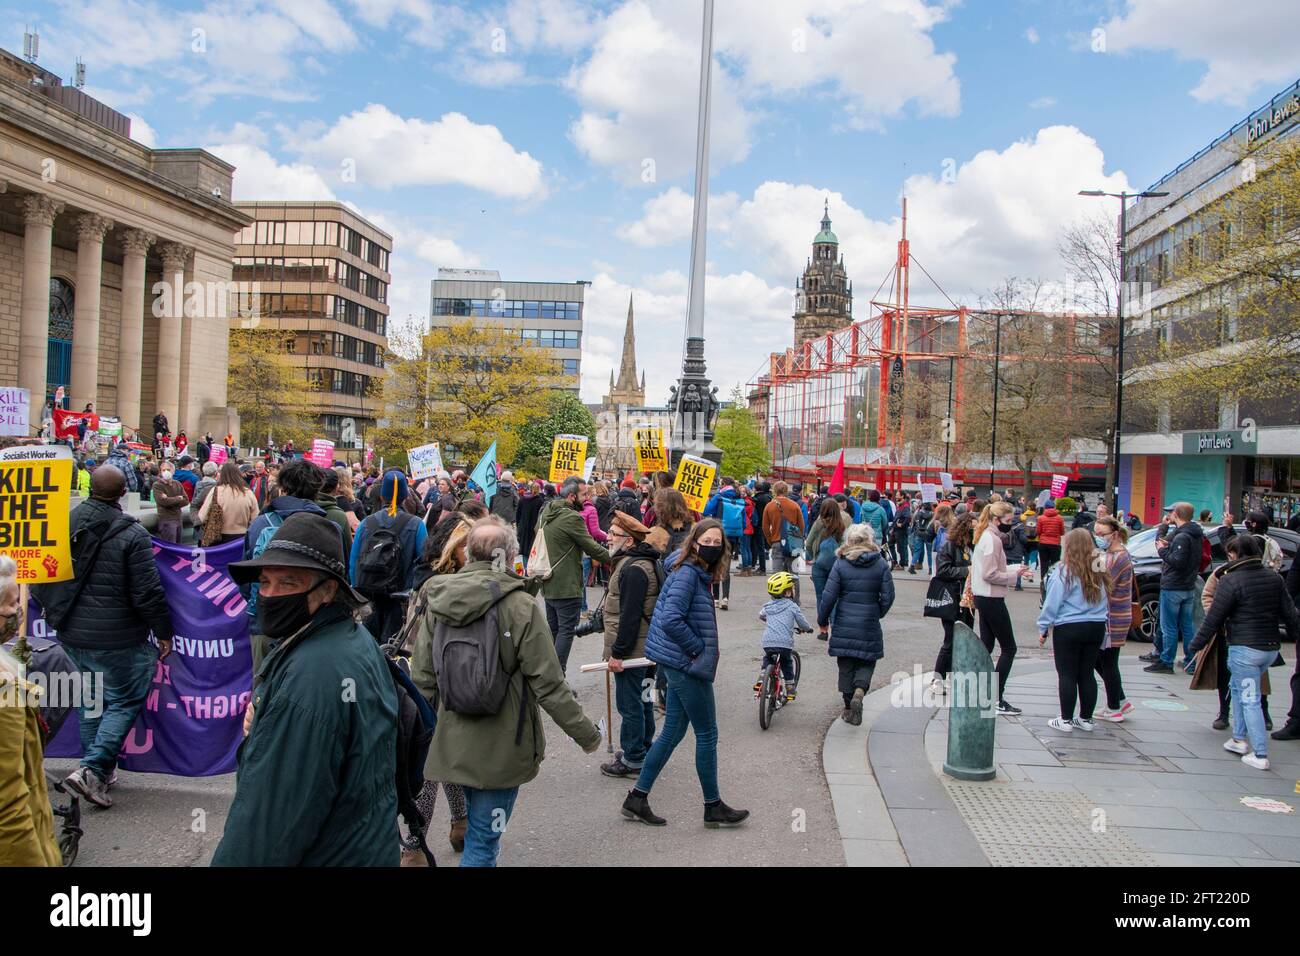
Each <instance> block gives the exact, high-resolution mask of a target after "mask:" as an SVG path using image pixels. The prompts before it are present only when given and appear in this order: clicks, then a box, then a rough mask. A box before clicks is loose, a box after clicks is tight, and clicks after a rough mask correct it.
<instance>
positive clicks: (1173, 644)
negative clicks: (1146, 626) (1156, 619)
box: [1160, 588, 1196, 667]
mask: <svg viewBox="0 0 1300 956" xmlns="http://www.w3.org/2000/svg"><path fill="white" fill-rule="evenodd" d="M1195 600H1196V590H1195V589H1194V588H1189V589H1188V590H1186V591H1166V590H1164V589H1163V588H1162V589H1161V591H1160V660H1161V662H1162V663H1164V664H1168V665H1169V666H1170V667H1173V666H1174V655H1175V654H1177V652H1178V638H1179V637H1182V639H1183V649H1184V653H1185V652H1186V648H1187V645H1188V644H1190V643H1192V638H1193V637H1195V636H1196V629H1195V627H1194V626H1193V625H1192V602H1193V601H1195Z"/></svg>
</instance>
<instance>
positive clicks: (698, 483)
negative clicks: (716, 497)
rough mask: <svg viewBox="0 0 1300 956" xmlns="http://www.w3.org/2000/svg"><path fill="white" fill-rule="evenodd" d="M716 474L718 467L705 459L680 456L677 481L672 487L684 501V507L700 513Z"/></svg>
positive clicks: (707, 498) (706, 501)
mask: <svg viewBox="0 0 1300 956" xmlns="http://www.w3.org/2000/svg"><path fill="white" fill-rule="evenodd" d="M717 473H718V466H717V465H715V464H714V463H713V462H711V461H709V460H708V459H707V458H697V457H696V456H694V455H682V460H681V462H680V463H679V464H678V465H677V480H676V481H675V482H673V487H674V488H676V489H677V490H678V491H680V492H681V493H682V497H683V498H685V499H686V507H688V508H690V509H691V510H692V511H695V512H700V511H703V510H704V506H705V505H706V504H707V503H708V500H709V490H710V489H711V488H712V487H713V477H714V476H715V475H716V474H717Z"/></svg>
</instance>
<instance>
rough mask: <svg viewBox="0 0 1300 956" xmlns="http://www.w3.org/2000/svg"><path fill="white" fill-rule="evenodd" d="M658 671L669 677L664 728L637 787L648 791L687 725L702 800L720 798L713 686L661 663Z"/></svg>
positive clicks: (637, 780) (709, 801) (679, 740)
mask: <svg viewBox="0 0 1300 956" xmlns="http://www.w3.org/2000/svg"><path fill="white" fill-rule="evenodd" d="M659 670H660V672H661V673H665V674H666V675H667V677H668V707H667V712H666V713H665V714H664V729H663V730H662V731H661V732H660V734H659V736H658V737H656V738H655V742H654V746H652V747H651V748H650V753H648V754H647V755H646V758H645V765H644V766H643V767H642V768H641V774H640V776H638V777H637V778H636V789H638V790H641V791H643V792H645V793H649V792H650V788H651V787H653V786H654V785H655V780H656V779H658V777H659V773H660V771H662V770H663V769H664V764H666V763H668V758H669V757H671V756H672V755H673V751H674V750H676V749H677V745H678V744H679V743H681V742H682V738H683V737H685V736H686V728H687V727H688V726H689V727H690V728H691V729H692V730H694V731H695V773H696V775H697V776H698V777H699V778H700V790H701V791H703V793H704V802H705V803H712V802H713V801H714V800H721V799H722V798H721V797H720V796H719V795H718V714H717V709H716V708H715V706H714V703H713V685H712V684H710V683H709V682H708V681H704V680H700V679H699V678H698V677H692V676H691V675H690V674H687V673H686V672H685V671H679V670H677V669H676V668H675V667H665V666H664V665H663V664H660V665H659Z"/></svg>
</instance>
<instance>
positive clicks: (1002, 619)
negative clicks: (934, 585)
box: [975, 594, 1016, 701]
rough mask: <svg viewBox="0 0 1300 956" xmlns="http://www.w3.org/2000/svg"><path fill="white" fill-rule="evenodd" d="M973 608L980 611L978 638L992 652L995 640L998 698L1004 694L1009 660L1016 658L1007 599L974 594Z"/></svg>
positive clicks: (1009, 671) (1009, 664) (1014, 639)
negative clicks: (996, 646)
mask: <svg viewBox="0 0 1300 956" xmlns="http://www.w3.org/2000/svg"><path fill="white" fill-rule="evenodd" d="M975 610H977V611H979V613H980V640H981V641H983V642H984V647H985V649H986V650H987V651H988V652H989V653H990V654H992V653H993V644H994V642H997V645H998V648H999V649H1000V652H999V653H998V700H999V701H1001V700H1002V699H1003V697H1004V696H1005V694H1006V690H1007V678H1008V677H1010V676H1011V662H1012V661H1014V660H1015V659H1016V634H1015V631H1014V630H1012V628H1011V615H1010V614H1009V613H1008V612H1007V599H1006V598H1000V597H982V596H981V595H978V594H976V595H975Z"/></svg>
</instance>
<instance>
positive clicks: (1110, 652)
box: [1097, 647, 1124, 710]
mask: <svg viewBox="0 0 1300 956" xmlns="http://www.w3.org/2000/svg"><path fill="white" fill-rule="evenodd" d="M1121 650H1122V648H1119V647H1108V648H1106V649H1105V650H1103V651H1099V652H1098V653H1097V673H1098V674H1099V675H1100V676H1101V682H1102V683H1103V684H1105V685H1106V709H1107V710H1119V708H1120V705H1121V704H1122V703H1123V702H1124V684H1123V682H1122V681H1121V680H1120V677H1119V653H1120V651H1121Z"/></svg>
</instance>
